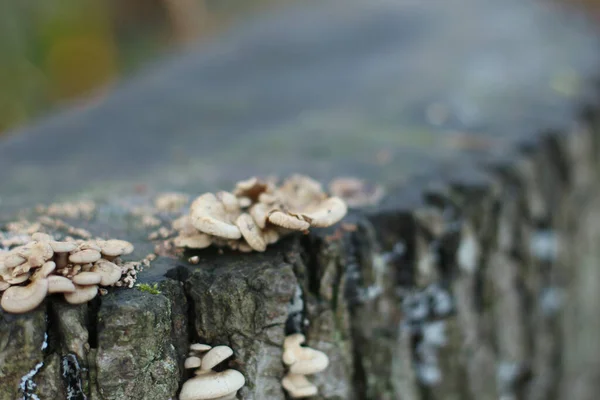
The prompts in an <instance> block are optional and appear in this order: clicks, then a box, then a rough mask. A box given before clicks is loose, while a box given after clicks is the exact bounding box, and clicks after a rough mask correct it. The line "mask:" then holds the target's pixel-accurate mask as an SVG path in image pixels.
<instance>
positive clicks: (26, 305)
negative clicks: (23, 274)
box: [0, 277, 48, 314]
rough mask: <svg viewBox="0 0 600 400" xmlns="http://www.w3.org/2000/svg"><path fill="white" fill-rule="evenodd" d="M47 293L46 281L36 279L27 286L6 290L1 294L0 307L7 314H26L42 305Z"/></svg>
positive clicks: (40, 278) (12, 287)
mask: <svg viewBox="0 0 600 400" xmlns="http://www.w3.org/2000/svg"><path fill="white" fill-rule="evenodd" d="M47 293H48V280H47V279H45V278H42V277H38V279H33V280H32V281H31V283H29V285H27V286H11V287H9V288H8V289H6V290H5V291H4V293H3V294H2V300H0V306H2V308H3V309H4V311H6V312H9V313H14V314H22V313H26V312H28V311H31V310H34V309H35V308H36V307H37V306H39V305H40V304H42V301H44V298H45V297H46V294H47Z"/></svg>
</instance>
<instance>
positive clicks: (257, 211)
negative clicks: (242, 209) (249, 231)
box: [248, 203, 272, 229]
mask: <svg viewBox="0 0 600 400" xmlns="http://www.w3.org/2000/svg"><path fill="white" fill-rule="evenodd" d="M270 211H272V207H270V206H267V205H265V204H264V203H256V204H254V205H253V206H252V207H250V210H249V211H248V212H249V213H250V215H251V216H252V218H253V219H254V222H256V225H258V226H259V227H260V228H261V229H264V228H265V226H266V225H267V218H268V216H269V212H270Z"/></svg>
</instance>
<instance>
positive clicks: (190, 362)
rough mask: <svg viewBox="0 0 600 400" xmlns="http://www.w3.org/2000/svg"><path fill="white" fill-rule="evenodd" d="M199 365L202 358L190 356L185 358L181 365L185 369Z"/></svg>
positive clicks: (198, 366)
mask: <svg viewBox="0 0 600 400" xmlns="http://www.w3.org/2000/svg"><path fill="white" fill-rule="evenodd" d="M201 365H202V359H201V358H200V357H196V356H190V357H188V358H186V359H185V363H184V364H183V367H184V368H185V369H193V368H200V366H201Z"/></svg>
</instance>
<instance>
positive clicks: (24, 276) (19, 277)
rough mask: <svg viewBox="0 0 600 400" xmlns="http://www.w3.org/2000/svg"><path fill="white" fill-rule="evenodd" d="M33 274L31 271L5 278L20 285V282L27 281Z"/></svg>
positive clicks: (13, 283) (12, 283)
mask: <svg viewBox="0 0 600 400" xmlns="http://www.w3.org/2000/svg"><path fill="white" fill-rule="evenodd" d="M30 276H31V273H30V272H27V273H24V274H21V275H17V276H13V277H5V278H4V280H5V281H6V282H8V283H10V284H11V285H18V284H20V283H23V282H25V281H26V280H27V279H29V277H30Z"/></svg>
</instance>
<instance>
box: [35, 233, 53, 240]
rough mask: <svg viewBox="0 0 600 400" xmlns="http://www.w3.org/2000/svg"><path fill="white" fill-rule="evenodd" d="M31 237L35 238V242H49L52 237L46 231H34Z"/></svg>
mask: <svg viewBox="0 0 600 400" xmlns="http://www.w3.org/2000/svg"><path fill="white" fill-rule="evenodd" d="M31 239H32V240H35V241H36V242H49V241H51V240H53V239H52V236H50V235H48V234H47V233H43V232H35V233H34V234H32V235H31Z"/></svg>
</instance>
